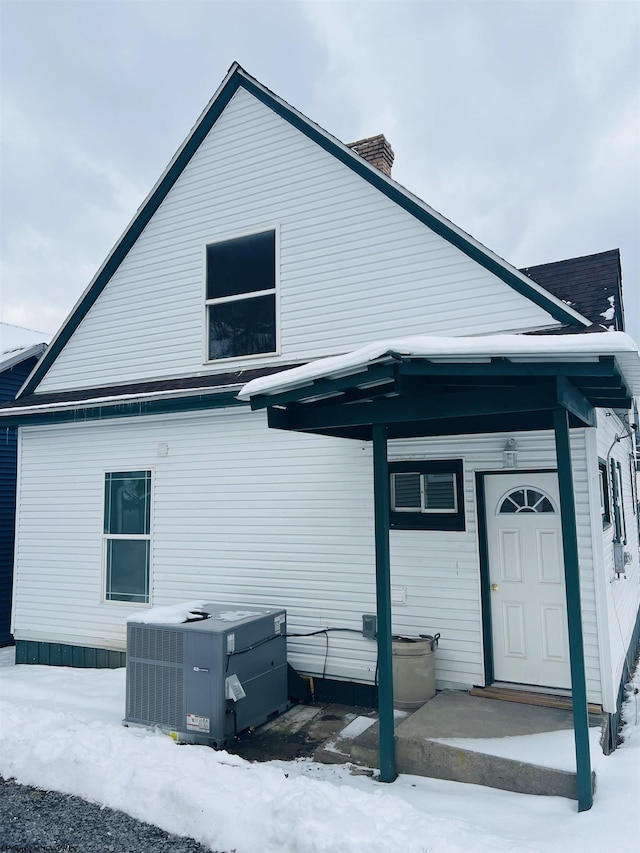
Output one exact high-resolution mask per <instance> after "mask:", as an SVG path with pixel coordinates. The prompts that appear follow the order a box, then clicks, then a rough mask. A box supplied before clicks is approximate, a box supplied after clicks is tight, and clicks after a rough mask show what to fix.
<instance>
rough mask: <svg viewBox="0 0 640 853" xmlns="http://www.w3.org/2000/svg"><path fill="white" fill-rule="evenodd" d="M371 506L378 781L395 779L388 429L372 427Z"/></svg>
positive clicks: (377, 425) (378, 426) (381, 425)
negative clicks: (376, 618)
mask: <svg viewBox="0 0 640 853" xmlns="http://www.w3.org/2000/svg"><path fill="white" fill-rule="evenodd" d="M373 503H374V528H375V529H374V535H375V557H376V613H377V617H378V632H377V641H378V717H379V721H380V781H381V782H393V781H394V780H395V779H396V778H397V776H398V773H397V770H396V747H395V736H394V715H393V660H392V641H391V554H390V549H389V463H388V461H387V428H386V427H385V426H384V425H383V424H376V425H375V426H374V427H373Z"/></svg>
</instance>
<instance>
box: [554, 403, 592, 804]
mask: <svg viewBox="0 0 640 853" xmlns="http://www.w3.org/2000/svg"><path fill="white" fill-rule="evenodd" d="M553 416H554V433H555V444H556V459H557V464H558V486H559V490H560V518H561V524H562V552H563V556H564V577H565V591H566V599H567V623H568V628H569V662H570V668H571V696H572V705H573V731H574V738H575V747H576V781H577V786H578V811H581V812H582V811H587V810H588V809H590V808H591V806H592V805H593V786H592V779H591V754H590V748H589V713H588V708H587V682H586V672H585V665H584V639H583V633H582V604H581V601H580V560H579V556H578V533H577V529H576V505H575V495H574V488H573V464H572V461H571V444H570V439H569V414H568V412H567V410H566V409H556V410H555V411H554V413H553Z"/></svg>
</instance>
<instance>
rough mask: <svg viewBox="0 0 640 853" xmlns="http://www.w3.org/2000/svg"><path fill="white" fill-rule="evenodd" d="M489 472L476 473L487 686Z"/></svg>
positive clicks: (489, 647)
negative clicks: (486, 486)
mask: <svg viewBox="0 0 640 853" xmlns="http://www.w3.org/2000/svg"><path fill="white" fill-rule="evenodd" d="M488 473H489V472H483V473H481V474H480V473H476V508H477V513H478V556H479V559H480V605H481V608H482V656H483V661H484V683H485V686H487V685H489V684H492V683H493V681H494V680H495V679H494V668H493V628H492V625H491V581H490V579H489V538H488V535H487V503H486V498H485V488H484V481H485V477H486V476H487V474H488Z"/></svg>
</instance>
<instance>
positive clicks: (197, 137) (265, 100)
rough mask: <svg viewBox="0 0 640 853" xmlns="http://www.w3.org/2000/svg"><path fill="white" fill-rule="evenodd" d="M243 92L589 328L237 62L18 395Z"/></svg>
mask: <svg viewBox="0 0 640 853" xmlns="http://www.w3.org/2000/svg"><path fill="white" fill-rule="evenodd" d="M239 88H242V89H244V90H246V91H247V92H249V93H250V94H252V95H253V96H254V97H255V98H257V100H259V101H260V102H261V103H262V104H264V105H265V106H267V107H268V108H269V109H271V110H273V111H274V112H275V113H276V114H277V115H279V116H280V117H281V118H283V119H284V120H285V121H287V122H289V123H290V124H291V125H292V126H293V127H295V128H296V129H297V130H299V131H300V132H301V133H303V134H304V135H305V136H307V137H308V138H309V139H311V140H312V141H313V142H315V143H317V144H318V145H319V146H320V147H321V148H323V149H324V150H325V151H327V152H328V153H329V154H331V155H332V156H334V157H335V158H336V159H337V160H339V161H340V162H341V163H343V164H344V165H346V166H347V167H348V168H350V169H351V170H352V171H354V172H355V173H356V174H358V175H360V177H362V178H363V179H364V180H366V181H368V182H369V183H370V184H372V185H373V186H374V187H376V189H378V190H379V191H380V192H382V193H383V194H384V195H386V196H387V197H388V198H389V199H391V200H392V201H394V202H395V203H396V204H398V205H400V206H401V207H402V208H404V209H405V210H406V211H407V212H408V213H410V214H411V215H412V216H415V217H416V219H418V220H419V221H420V222H422V223H423V224H424V225H426V226H427V227H429V228H430V229H431V230H433V231H434V232H435V233H437V234H439V235H440V236H442V237H443V238H444V239H446V240H448V241H449V242H450V243H451V244H453V245H454V246H456V247H457V248H458V249H460V250H461V251H462V252H464V253H465V254H466V255H467V256H468V257H470V258H472V259H473V260H475V261H477V263H479V264H480V265H481V266H483V267H484V268H485V269H487V270H489V271H490V272H492V273H493V274H494V275H496V276H497V277H498V278H499V279H501V280H502V281H504V282H505V283H506V284H508V285H509V286H510V287H512V288H513V289H514V290H516V291H517V292H518V293H520V294H521V295H523V296H525V297H526V298H527V299H529V300H531V301H532V302H534V303H535V304H536V305H538V306H539V307H541V308H542V309H543V310H545V311H547V312H548V313H549V314H550V315H551V316H552V317H554V318H555V319H556V320H558V321H559V322H560V323H567V324H574V325H576V324H577V325H579V326H580V325H582V326H586V325H588V322H587V321H586V319H585V318H584V317H582V316H581V315H580V314H579V313H578V312H577V311H575V310H574V309H572V308H570V307H569V306H567V305H565V304H563V303H562V301H561V300H559V299H556V298H555V297H554V296H552V295H550V294H549V293H548V292H547V291H545V290H544V289H543V288H541V287H539V286H538V285H537V284H536V283H534V282H533V281H532V280H531V279H528V278H527V277H526V276H525V275H523V274H522V273H521V272H519V271H518V270H517V269H516V268H515V267H512V266H511V265H510V264H508V263H507V262H506V261H504V260H503V259H502V258H500V257H498V255H496V254H494V253H493V252H491V251H490V250H489V249H487V248H486V247H485V246H483V245H482V244H481V243H479V242H478V241H477V240H474V238H473V237H471V236H470V235H468V234H466V233H465V232H464V231H462V229H460V228H458V227H457V226H456V225H454V224H453V223H452V222H450V221H449V220H447V219H445V217H443V216H442V215H441V214H439V213H438V212H437V211H435V210H434V209H433V208H431V207H429V206H428V205H427V204H425V203H424V202H423V201H421V200H420V199H419V198H417V196H414V195H413V194H412V193H410V192H409V191H408V190H406V189H405V188H404V187H402V186H401V185H400V184H398V183H397V182H396V181H394V180H392V179H391V178H388V177H387V176H386V175H384V174H382V172H380V171H379V170H378V169H376V168H375V167H374V166H371V165H370V164H369V163H368V162H367V161H366V160H364V159H363V158H362V157H360V156H359V155H358V154H356V153H355V152H354V151H352V150H351V148H349V147H348V146H347V145H344V144H343V143H342V142H340V141H339V140H337V139H336V138H335V137H333V136H331V135H330V134H329V133H327V132H326V131H325V130H323V129H322V128H321V127H320V126H319V125H317V124H315V123H314V122H312V121H311V120H310V119H308V118H306V116H304V115H303V114H302V113H300V112H299V111H298V110H296V109H294V108H293V107H291V106H290V105H289V104H287V103H286V102H285V101H283V100H282V99H281V98H279V97H278V96H277V95H275V94H274V93H273V92H271V91H269V90H268V89H267V88H266V87H265V86H263V85H262V84H261V83H259V82H258V81H257V80H256V79H255V78H254V77H251V76H250V75H249V74H247V72H246V71H244V69H242V68H241V67H240V66H239V65H238V63H234V64H233V65H232V66H231V68H230V69H229V72H228V73H227V76H226V77H225V79H224V81H223V82H222V84H221V85H220V88H219V89H218V91H217V92H216V93H215V95H214V96H213V98H212V99H211V101H210V102H209V104H208V105H207V107H206V108H205V110H204V112H203V113H202V115H201V116H200V118H199V119H198V121H197V122H196V124H195V125H194V127H193V129H192V130H191V133H190V134H189V136H188V137H187V139H186V140H185V141H184V142H183V144H182V146H181V147H180V148H179V149H178V151H177V153H176V154H175V156H174V157H173V159H172V160H171V162H170V163H169V165H168V166H167V168H166V169H165V171H164V173H163V175H162V176H161V177H160V179H159V180H158V182H157V183H156V185H155V186H154V187H153V189H152V190H151V192H150V194H149V195H148V196H147V198H146V200H145V201H144V203H143V204H142V205H141V207H140V208H139V210H138V212H137V213H136V215H135V217H134V218H133V220H132V221H131V223H130V224H129V226H128V227H127V229H126V230H125V232H124V234H123V235H122V236H121V238H120V239H119V240H118V242H117V243H116V245H115V246H114V248H113V249H112V250H111V252H110V254H109V255H108V257H107V258H106V260H105V261H104V263H103V264H102V266H101V267H100V269H99V270H98V272H97V273H96V275H95V277H94V278H93V280H92V281H91V283H90V284H89V286H88V287H87V289H86V290H85V292H84V293H83V294H82V296H81V297H80V299H79V300H78V302H77V303H76V305H75V307H74V308H73V309H72V311H71V313H70V315H69V317H68V318H67V320H66V322H65V323H64V325H63V326H62V328H61V329H60V331H59V332H58V334H57V335H56V337H55V338H54V340H53V341H52V343H51V345H50V346H49V349H48V350H47V352H46V354H45V355H44V357H43V358H42V359H41V360H40V362H39V363H38V366H37V367H36V369H35V370H34V371H33V373H32V374H31V376H30V377H29V379H28V380H27V382H26V383H25V385H24V387H23V388H22V389H21V391H20V394H19V395H18V396H19V397H21V396H23V395H26V394H30V393H33V391H35V389H36V388H37V387H38V385H39V383H40V381H41V380H42V378H43V377H44V376H45V374H46V373H47V371H48V370H49V368H50V367H51V365H52V364H53V362H54V361H55V359H56V358H57V356H58V355H59V353H60V352H61V350H62V349H63V347H64V346H65V344H66V343H67V341H68V340H69V338H70V337H71V335H72V334H73V333H74V331H75V330H76V329H77V328H78V326H79V325H80V323H81V321H82V319H83V318H84V317H85V316H86V314H87V313H88V311H89V310H90V309H91V307H92V305H93V304H94V302H95V301H96V300H97V298H98V296H99V295H100V294H101V293H102V291H103V290H104V288H105V287H106V285H107V284H108V282H109V280H110V279H111V277H112V276H113V275H114V273H115V272H116V270H117V269H118V267H119V266H120V264H121V263H122V261H123V260H124V258H125V257H126V256H127V254H128V252H129V250H130V249H131V248H132V247H133V245H134V243H135V242H136V240H137V239H138V237H139V236H140V234H141V233H142V231H143V230H144V228H145V226H146V225H147V224H148V223H149V221H150V220H151V218H152V217H153V215H154V214H155V212H156V211H157V210H158V208H159V207H160V205H161V204H162V202H163V200H164V199H165V198H166V196H167V194H168V193H169V191H170V190H171V188H172V187H173V186H174V184H175V183H176V181H177V180H178V178H179V177H180V175H181V174H182V172H183V170H184V169H185V167H186V166H187V164H188V163H189V161H190V160H191V158H192V157H193V155H194V154H195V152H196V151H197V150H198V148H199V146H200V144H201V143H202V142H203V140H204V139H205V137H206V135H207V134H208V133H209V131H210V130H211V128H212V127H213V126H214V125H215V123H216V121H217V120H218V118H219V117H220V115H221V114H222V112H223V110H224V108H225V107H226V106H227V104H228V103H229V101H230V100H231V98H232V97H233V95H234V94H235V93H236V91H237V90H238V89H239Z"/></svg>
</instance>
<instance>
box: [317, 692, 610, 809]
mask: <svg viewBox="0 0 640 853" xmlns="http://www.w3.org/2000/svg"><path fill="white" fill-rule="evenodd" d="M591 724H592V725H597V724H598V718H591ZM572 727H573V717H572V714H571V712H568V711H565V710H559V709H557V708H542V707H537V706H524V705H521V704H520V705H517V704H514V703H510V702H501V701H499V700H496V699H485V698H482V697H476V696H470V695H469V694H468V693H465V692H462V691H444V692H442V693H439V694H438V695H437V696H436V697H435V698H434V699H432V700H431V701H430V702H427V703H426V704H425V705H423V706H422V708H419V709H418V710H417V711H416V712H415V713H413V714H411V715H410V716H409V717H408V718H407V719H404V720H402V721H396V733H395V734H396V767H397V770H398V772H399V773H412V774H414V775H417V776H429V777H432V778H435V779H447V780H450V781H454V782H467V783H471V784H475V785H485V786H487V787H490V788H500V789H502V790H506V791H515V792H518V793H523V794H544V795H548V796H559V797H567V798H569V799H577V786H576V774H575V773H574V772H570V771H567V770H558V769H555V768H551V767H542V766H540V765H536V764H531V763H528V762H524V761H519V760H515V759H512V758H505V757H501V756H497V755H491V754H488V753H486V752H479V751H477V750H474V749H467V748H465V747H464V746H459V745H456V746H452V745H450V744H446V743H441V742H439V741H438V740H436V739H437V738H465V739H470V738H481V739H491V738H496V739H497V738H504V737H514V736H522V735H529V734H537V733H540V732H550V731H558V730H562V729H571V728H572ZM378 737H379V729H378V724H377V722H376V723H375V724H374V725H372V726H370V727H369V728H367V729H366V731H364V732H362V733H361V734H359V735H358V736H357V737H355V738H341V737H338V738H336V739H335V740H334V741H333V742H331V743H329V744H324V745H323V747H321V748H320V749H318V750H317V751H316V755H315V757H316V760H318V761H331V762H332V763H333V762H336V761H341V762H344V761H351V762H353V763H355V764H359V765H362V766H366V767H377V766H378V755H379V753H378V749H379V745H378ZM592 785H593V786H594V787H595V774H592Z"/></svg>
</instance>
